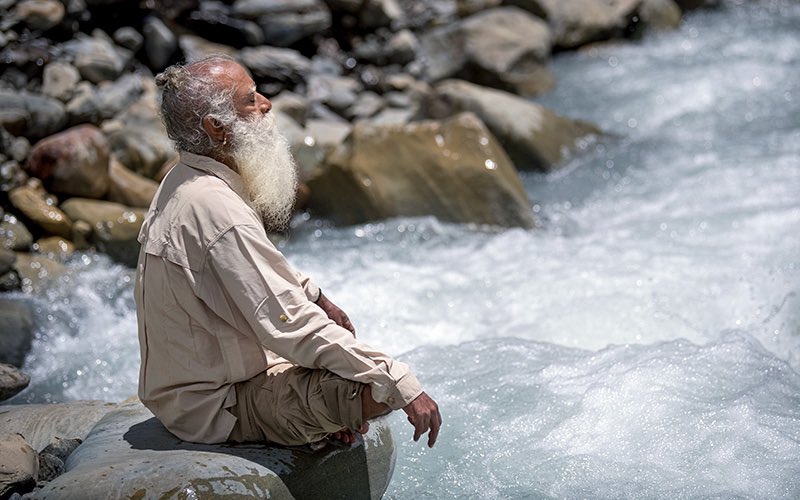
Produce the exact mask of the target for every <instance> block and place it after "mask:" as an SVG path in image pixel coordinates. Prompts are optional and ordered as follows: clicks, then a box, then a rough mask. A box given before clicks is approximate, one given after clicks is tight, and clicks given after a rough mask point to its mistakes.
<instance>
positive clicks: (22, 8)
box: [14, 0, 65, 31]
mask: <svg viewBox="0 0 800 500" xmlns="http://www.w3.org/2000/svg"><path fill="white" fill-rule="evenodd" d="M14 14H15V15H16V16H17V17H18V18H19V19H20V21H22V23H23V24H25V25H26V26H27V27H28V28H30V29H32V30H38V31H46V30H49V29H50V28H53V27H55V26H58V25H59V24H60V23H61V21H62V20H63V19H64V14H65V9H64V4H62V3H61V2H59V1H57V0H23V1H21V2H19V3H18V4H17V6H16V8H15V9H14Z"/></svg>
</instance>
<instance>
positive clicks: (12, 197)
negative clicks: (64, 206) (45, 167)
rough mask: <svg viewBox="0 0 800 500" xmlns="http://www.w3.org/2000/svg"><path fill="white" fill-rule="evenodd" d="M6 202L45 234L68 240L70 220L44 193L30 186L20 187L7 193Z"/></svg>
mask: <svg viewBox="0 0 800 500" xmlns="http://www.w3.org/2000/svg"><path fill="white" fill-rule="evenodd" d="M8 200H9V201H10V202H11V204H12V205H13V206H14V208H15V209H16V210H17V213H20V214H22V215H24V216H25V217H27V218H28V220H30V221H32V222H33V223H34V224H36V225H37V226H38V227H39V228H41V229H42V230H44V231H45V233H47V234H54V235H57V236H62V237H64V238H69V237H70V235H71V234H72V220H70V218H69V217H68V216H67V215H66V214H65V213H64V212H62V211H61V210H60V209H59V208H58V207H57V206H56V205H55V204H54V203H52V200H50V199H48V198H47V197H46V193H44V192H43V191H41V190H37V189H35V188H33V187H31V186H21V187H18V188H15V189H12V190H11V192H9V193H8Z"/></svg>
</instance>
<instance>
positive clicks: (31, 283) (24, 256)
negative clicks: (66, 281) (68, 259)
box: [16, 253, 67, 294]
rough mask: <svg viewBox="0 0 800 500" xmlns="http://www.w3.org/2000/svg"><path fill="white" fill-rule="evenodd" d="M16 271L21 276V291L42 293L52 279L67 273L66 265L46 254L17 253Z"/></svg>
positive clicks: (54, 279) (59, 277)
mask: <svg viewBox="0 0 800 500" xmlns="http://www.w3.org/2000/svg"><path fill="white" fill-rule="evenodd" d="M16 267H17V273H19V275H20V278H22V291H23V292H25V293H29V294H38V293H42V292H43V291H44V290H45V289H46V288H48V287H49V286H50V284H51V283H52V282H53V281H56V280H58V279H61V277H62V276H64V275H65V274H66V273H67V267H66V266H64V264H62V263H61V262H58V261H57V260H54V259H51V258H50V257H48V256H46V255H38V254H31V253H17V264H16Z"/></svg>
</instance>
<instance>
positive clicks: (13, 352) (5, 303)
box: [0, 295, 34, 432]
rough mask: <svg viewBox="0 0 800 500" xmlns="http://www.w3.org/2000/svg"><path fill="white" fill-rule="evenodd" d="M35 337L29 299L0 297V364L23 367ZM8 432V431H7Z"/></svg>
mask: <svg viewBox="0 0 800 500" xmlns="http://www.w3.org/2000/svg"><path fill="white" fill-rule="evenodd" d="M33 335H34V323H33V312H32V311H31V305H30V302H29V300H28V299H26V298H23V297H9V296H6V295H0V340H2V345H3V348H2V349H0V363H6V364H9V365H12V366H16V367H21V366H22V363H24V362H25V356H27V355H28V351H29V350H30V348H31V342H32V341H33ZM5 432H8V431H5Z"/></svg>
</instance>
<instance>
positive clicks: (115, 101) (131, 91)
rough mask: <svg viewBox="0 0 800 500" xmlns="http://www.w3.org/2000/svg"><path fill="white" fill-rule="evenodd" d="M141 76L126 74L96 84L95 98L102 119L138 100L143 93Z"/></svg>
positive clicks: (116, 113)
mask: <svg viewBox="0 0 800 500" xmlns="http://www.w3.org/2000/svg"><path fill="white" fill-rule="evenodd" d="M143 78H144V77H142V76H139V75H136V74H130V73H129V74H126V75H123V76H121V77H119V78H118V79H117V80H115V81H113V82H102V83H101V84H100V85H98V86H97V92H96V94H95V99H96V100H97V106H98V107H99V109H100V117H101V118H102V119H109V118H113V117H115V116H116V115H118V114H119V113H121V112H123V111H124V110H126V109H127V108H128V107H130V106H131V105H132V104H133V103H135V102H136V101H138V100H139V99H140V98H141V96H142V94H143V93H144V84H143V83H142V82H143Z"/></svg>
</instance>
